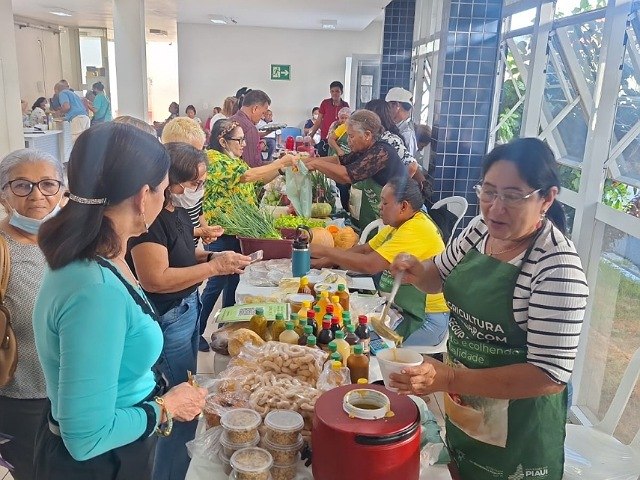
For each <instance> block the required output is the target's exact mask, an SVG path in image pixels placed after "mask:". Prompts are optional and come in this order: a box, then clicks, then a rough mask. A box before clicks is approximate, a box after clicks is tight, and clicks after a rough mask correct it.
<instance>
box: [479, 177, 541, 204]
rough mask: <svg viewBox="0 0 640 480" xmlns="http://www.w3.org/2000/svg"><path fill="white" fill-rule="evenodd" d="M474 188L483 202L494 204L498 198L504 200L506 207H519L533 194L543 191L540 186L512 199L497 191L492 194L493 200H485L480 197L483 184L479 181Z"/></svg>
mask: <svg viewBox="0 0 640 480" xmlns="http://www.w3.org/2000/svg"><path fill="white" fill-rule="evenodd" d="M473 189H474V191H475V192H476V195H477V196H478V200H480V201H481V202H486V203H492V204H493V203H495V201H496V200H498V199H500V201H501V202H502V204H503V205H504V206H505V207H517V206H518V205H520V204H521V203H522V202H524V201H525V200H528V199H529V198H531V197H532V196H533V195H535V194H536V193H539V192H541V191H542V190H543V189H542V188H538V189H537V190H534V191H533V192H530V193H528V194H527V195H522V196H519V197H518V198H511V200H509V199H508V198H506V197H505V194H504V193H498V192H497V191H496V192H495V193H494V194H493V195H492V196H493V200H483V199H482V198H480V195H481V194H482V184H480V183H479V184H477V185H474V186H473Z"/></svg>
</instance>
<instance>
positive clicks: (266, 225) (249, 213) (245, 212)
mask: <svg viewBox="0 0 640 480" xmlns="http://www.w3.org/2000/svg"><path fill="white" fill-rule="evenodd" d="M230 200H231V204H232V207H231V208H230V209H229V211H223V212H219V213H218V218H219V219H220V222H221V223H223V224H224V226H225V233H226V234H228V235H238V236H240V237H248V238H272V239H281V238H282V237H281V236H280V232H279V231H278V230H277V229H276V228H275V227H274V226H273V223H274V220H273V216H272V215H271V214H269V213H268V212H265V211H263V210H260V209H258V208H257V207H256V206H254V205H250V204H248V203H247V202H245V201H244V200H243V199H242V198H241V197H239V196H237V195H236V196H233V197H231V199H230Z"/></svg>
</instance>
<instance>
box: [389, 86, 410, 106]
mask: <svg viewBox="0 0 640 480" xmlns="http://www.w3.org/2000/svg"><path fill="white" fill-rule="evenodd" d="M384 99H385V101H387V102H400V103H411V104H413V94H412V93H411V92H410V91H409V90H405V89H404V88H401V87H393V88H392V89H391V90H389V92H388V93H387V96H386V97H385V98H384Z"/></svg>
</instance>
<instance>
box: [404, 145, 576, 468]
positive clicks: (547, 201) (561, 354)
mask: <svg viewBox="0 0 640 480" xmlns="http://www.w3.org/2000/svg"><path fill="white" fill-rule="evenodd" d="M559 190H560V180H559V178H558V174H557V171H556V162H555V158H554V155H553V152H552V151H551V149H550V148H549V147H548V146H547V145H545V144H544V143H543V142H542V141H540V140H538V139H535V138H521V139H518V140H515V141H513V142H511V143H508V144H506V145H500V146H498V147H496V148H494V149H493V150H492V151H491V152H490V153H489V154H488V155H487V156H486V157H485V159H484V163H483V167H482V182H481V183H480V185H478V186H477V187H476V192H477V194H478V198H479V203H480V210H481V215H480V216H478V217H476V218H475V219H473V220H472V221H471V222H470V224H469V226H468V227H467V228H466V229H465V230H464V231H463V232H462V233H461V234H460V235H459V236H458V237H457V238H455V239H453V240H452V241H451V242H450V243H449V244H448V245H447V248H446V250H445V251H444V252H443V253H442V254H440V255H437V256H435V257H434V258H433V259H432V260H428V261H426V262H419V261H418V260H417V259H415V258H414V257H410V256H408V255H403V256H399V257H396V260H395V262H394V263H393V265H392V273H393V274H394V275H398V274H400V273H404V280H405V281H407V282H410V283H412V284H413V285H415V286H416V287H418V288H419V289H421V290H422V291H425V292H427V294H429V293H438V292H443V293H444V296H445V298H446V299H447V304H448V306H449V308H450V310H451V316H450V318H449V344H448V354H449V355H448V357H449V360H448V363H447V364H444V363H441V362H438V361H437V360H434V359H432V358H428V357H426V358H425V360H424V362H423V364H422V365H420V366H419V367H413V368H406V369H404V370H403V371H402V373H401V374H397V375H392V380H393V383H392V386H395V387H397V388H398V389H399V390H400V392H402V393H414V394H418V395H425V394H429V393H432V392H445V394H444V403H445V412H446V431H447V445H448V446H449V449H450V451H451V453H452V459H453V460H454V461H455V463H456V464H457V467H458V470H459V472H460V476H461V478H464V479H474V480H488V479H504V480H507V479H508V478H516V477H517V478H529V477H532V478H534V477H536V476H540V477H541V476H544V478H548V479H560V478H562V476H563V463H564V450H563V445H564V437H565V422H566V418H567V389H566V388H565V387H566V384H567V382H568V380H569V377H570V375H571V372H572V369H573V364H574V360H575V356H576V351H577V347H578V339H579V336H580V330H581V327H582V320H583V317H584V311H585V306H586V302H587V297H588V295H589V289H588V286H587V283H586V279H585V275H584V272H583V271H582V266H581V263H580V258H579V257H578V254H577V253H576V250H575V248H574V246H573V243H572V242H571V241H570V240H569V239H568V238H567V237H566V236H565V235H564V230H565V218H564V213H563V210H562V207H561V205H560V203H559V202H558V200H557V199H556V196H557V194H558V191H559Z"/></svg>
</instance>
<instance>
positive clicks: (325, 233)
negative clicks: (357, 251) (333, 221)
mask: <svg viewBox="0 0 640 480" xmlns="http://www.w3.org/2000/svg"><path fill="white" fill-rule="evenodd" d="M311 245H324V246H325V247H333V246H334V243H333V237H332V236H331V233H329V230H327V229H326V228H323V227H315V228H312V229H311Z"/></svg>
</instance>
